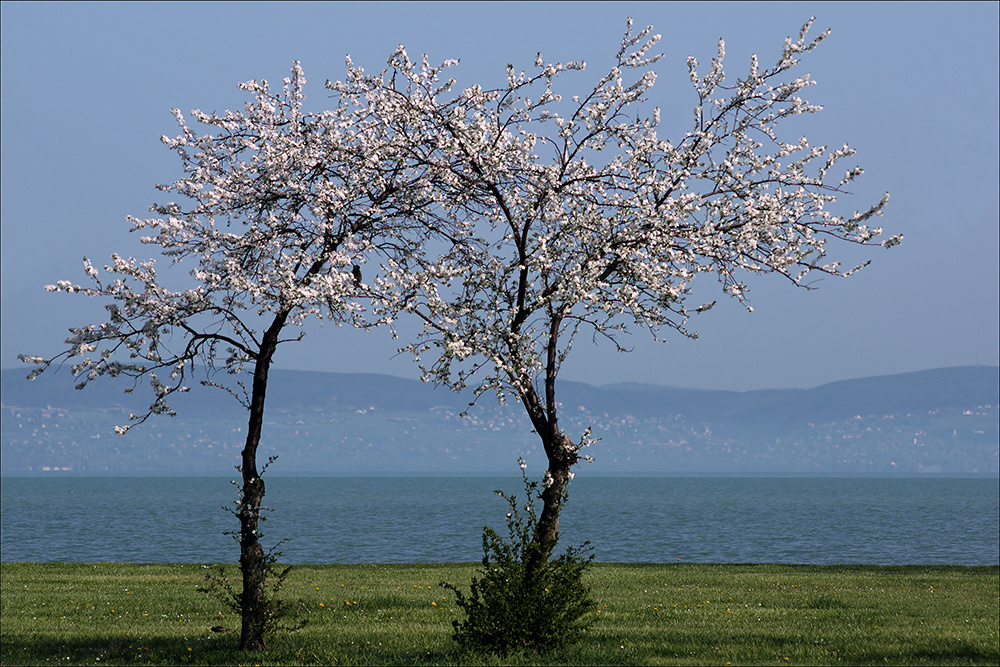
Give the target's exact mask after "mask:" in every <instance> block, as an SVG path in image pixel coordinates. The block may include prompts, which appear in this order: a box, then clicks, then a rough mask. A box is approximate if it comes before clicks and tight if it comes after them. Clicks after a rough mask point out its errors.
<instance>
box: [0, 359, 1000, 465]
mask: <svg viewBox="0 0 1000 667" xmlns="http://www.w3.org/2000/svg"><path fill="white" fill-rule="evenodd" d="M25 374H26V371H25V370H24V369H20V368H19V369H13V370H4V371H2V389H0V404H2V428H0V436H2V441H0V470H2V471H3V472H5V473H15V472H36V471H42V470H46V469H47V470H56V469H58V470H69V471H73V472H79V473H95V474H97V473H105V472H117V473H127V472H136V473H150V472H163V473H168V472H169V473H209V472H212V473H214V472H218V473H225V472H230V471H232V469H233V466H235V465H236V464H237V463H238V462H239V450H240V449H241V448H242V440H243V437H244V434H245V427H246V413H245V412H244V411H243V409H242V408H241V407H240V405H239V403H237V401H236V400H235V399H234V398H233V397H232V396H230V395H228V394H227V393H225V392H223V391H220V390H218V389H209V388H203V387H196V388H195V389H194V390H193V391H192V392H191V393H190V394H185V395H183V396H180V397H178V399H177V400H175V401H174V402H173V403H172V405H173V406H174V407H175V408H176V409H177V411H178V413H179V415H178V416H176V417H172V418H171V417H164V416H161V417H153V418H151V419H150V420H149V421H147V422H146V423H145V424H143V425H141V426H138V427H136V428H134V429H132V430H131V431H130V432H129V433H128V434H127V435H125V436H116V435H114V433H113V430H112V429H113V426H114V425H116V424H123V423H126V422H127V416H128V413H129V412H130V411H139V410H140V409H141V408H143V407H144V406H145V404H146V402H148V396H149V392H148V391H147V390H146V389H147V388H146V387H140V388H138V389H137V390H136V392H135V394H124V393H123V389H124V387H125V386H127V383H126V382H124V381H111V380H108V381H101V382H98V383H95V384H94V385H93V386H91V387H88V388H87V389H85V390H83V391H75V390H74V389H73V384H74V382H73V379H72V378H71V377H70V376H69V374H68V373H60V374H56V375H52V374H46V375H43V376H41V377H39V378H38V379H36V380H35V381H34V382H30V383H29V382H26V381H25V380H24V375H25ZM558 394H559V396H560V399H561V401H562V417H561V420H560V424H561V426H562V427H563V429H564V430H565V431H566V432H567V433H568V434H569V435H571V437H574V438H576V437H578V436H579V434H580V433H582V432H583V430H584V429H585V428H586V427H587V426H592V427H593V433H594V435H595V436H596V437H600V438H602V440H601V441H600V442H599V443H597V444H596V445H594V446H592V447H591V448H590V451H589V452H588V453H589V454H590V455H591V456H594V457H595V458H596V459H597V461H596V462H595V463H593V464H587V467H586V468H585V469H584V470H585V471H586V472H588V473H600V472H684V471H689V472H784V473H787V472H815V473H857V472H871V473H885V472H894V471H895V472H943V473H969V472H980V473H997V472H998V471H1000V458H998V450H1000V369H998V368H997V367H995V366H991V367H978V366H977V367H955V368H942V369H936V370H927V371H920V372H915V373H905V374H901V375H891V376H881V377H870V378H862V379H857V380H847V381H843V382H834V383H831V384H826V385H823V386H820V387H817V388H814V389H782V390H765V391H748V392H731V391H702V390H690V389H675V388H670V387H664V386H658V385H642V384H616V385H607V386H602V387H595V386H591V385H587V384H581V383H575V382H563V383H561V384H560V386H559V389H558ZM470 399H471V395H470V394H468V393H465V394H457V393H452V392H449V391H447V390H445V389H441V388H434V387H432V386H431V385H427V384H423V383H421V382H418V381H415V380H406V379H402V378H397V377H391V376H386V375H367V374H338V373H311V372H300V371H273V372H272V375H271V382H270V384H269V391H268V399H267V413H266V418H265V422H266V423H265V430H264V435H263V444H262V448H261V460H266V459H265V457H266V456H267V455H269V454H271V453H276V454H280V458H279V459H278V460H277V462H275V464H274V465H273V466H272V468H271V471H272V473H281V472H286V473H289V472H315V473H338V472H365V473H393V474H396V473H406V472H414V473H417V472H454V473H457V472H509V471H516V461H517V457H518V456H523V457H524V458H525V459H526V460H528V462H529V463H530V464H532V468H533V469H541V468H542V467H544V457H543V456H542V455H541V452H540V448H539V445H538V440H537V437H536V436H535V435H534V434H533V433H532V432H531V430H530V426H529V424H528V421H527V419H526V418H525V416H524V414H523V408H522V407H521V405H520V404H518V403H516V402H514V401H513V400H509V401H508V402H507V404H506V405H505V406H502V407H501V406H498V405H497V404H496V401H495V399H494V398H493V397H492V396H490V395H485V396H483V397H482V398H481V399H480V400H479V402H478V403H477V404H476V405H475V406H473V407H471V408H470V407H469V401H470ZM466 409H468V415H467V416H464V417H463V416H461V414H460V413H461V412H462V411H463V410H466Z"/></svg>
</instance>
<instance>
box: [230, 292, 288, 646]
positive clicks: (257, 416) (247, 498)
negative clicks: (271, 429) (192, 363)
mask: <svg viewBox="0 0 1000 667" xmlns="http://www.w3.org/2000/svg"><path fill="white" fill-rule="evenodd" d="M287 317H288V314H287V312H286V313H280V314H278V315H277V316H276V317H275V318H274V321H273V322H272V323H271V326H270V327H269V328H268V330H267V331H266V332H265V333H264V337H263V340H262V341H261V348H260V352H259V354H258V355H257V359H256V363H255V365H254V373H253V389H252V390H251V394H250V420H249V423H248V424H247V438H246V443H245V444H244V447H243V458H242V465H241V466H240V470H241V471H242V473H243V502H242V504H241V506H240V571H241V572H242V574H243V592H242V594H241V598H240V611H241V615H242V619H241V620H242V627H241V629H240V649H242V650H244V651H252V652H260V651H263V650H265V649H266V648H267V645H266V643H265V641H264V633H265V631H266V626H267V592H266V591H265V588H264V584H265V576H266V572H267V563H266V558H265V556H264V547H262V546H261V544H260V539H259V536H258V524H259V523H260V508H261V503H262V502H263V500H264V480H263V479H261V477H260V471H259V470H258V468H257V447H258V446H259V445H260V436H261V428H262V426H263V424H264V399H265V398H266V397H267V374H268V371H269V370H270V369H271V360H272V359H273V357H274V351H275V349H277V346H278V334H279V333H281V329H282V327H284V324H285V320H286V319H287Z"/></svg>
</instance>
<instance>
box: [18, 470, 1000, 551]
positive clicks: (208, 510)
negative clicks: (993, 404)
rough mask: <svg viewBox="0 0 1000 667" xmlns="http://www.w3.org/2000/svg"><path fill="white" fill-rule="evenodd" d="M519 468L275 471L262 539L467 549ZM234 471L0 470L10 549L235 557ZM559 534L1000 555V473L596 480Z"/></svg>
mask: <svg viewBox="0 0 1000 667" xmlns="http://www.w3.org/2000/svg"><path fill="white" fill-rule="evenodd" d="M497 488H502V489H504V490H505V491H507V492H513V493H517V494H518V496H519V497H522V498H523V496H524V492H523V488H522V487H521V480H520V479H519V478H517V477H476V476H470V477H435V476H424V477H281V476H270V477H269V478H267V496H266V499H265V504H266V505H267V506H269V507H272V508H274V511H273V512H271V513H270V514H269V519H268V521H267V522H266V523H264V524H263V533H264V539H263V543H264V544H265V546H269V545H271V544H273V543H274V542H275V541H277V540H278V539H281V538H289V541H288V542H287V543H285V544H284V545H282V548H281V550H282V553H283V557H282V561H284V562H289V563H398V562H463V561H464V562H468V561H478V560H480V559H481V558H482V546H481V545H482V538H481V530H482V526H483V525H484V524H489V525H491V526H493V527H494V528H496V529H497V530H499V531H503V529H504V528H505V522H504V514H505V512H506V511H507V505H506V502H505V501H504V500H503V499H501V498H499V497H497V496H495V495H494V494H493V493H492V492H493V490H494V489H497ZM234 499H235V487H233V486H232V485H231V484H230V483H229V481H228V479H226V478H221V477H78V476H52V477H18V476H5V477H3V479H2V480H0V560H3V561H78V562H98V561H112V562H125V561H127V562H136V563H150V562H185V563H210V562H235V561H236V560H237V559H238V557H239V550H238V546H237V544H236V543H235V542H234V541H233V540H232V538H231V537H227V536H225V535H223V531H226V530H233V529H235V528H236V527H237V522H236V520H235V518H234V517H233V516H232V515H230V514H228V513H227V512H225V511H224V510H223V509H222V506H223V505H230V506H231V504H232V502H233V500H234ZM561 526H562V534H561V543H562V545H563V546H565V545H578V544H581V543H583V542H584V541H586V540H589V541H590V542H591V543H592V544H593V545H594V546H595V554H596V556H597V560H598V561H604V562H659V563H667V562H677V561H684V562H698V563H709V562H726V563H811V564H829V563H872V564H884V565H887V564H911V563H921V564H956V565H995V564H997V563H998V562H1000V537H998V536H1000V480H998V479H997V478H982V477H973V478H942V477H905V478H873V477H772V478H765V477H587V476H586V474H585V472H584V473H581V474H580V475H579V476H578V477H577V479H576V480H575V481H574V482H573V484H572V486H571V493H570V499H569V502H568V504H567V505H566V507H565V511H564V513H563V519H562V522H561Z"/></svg>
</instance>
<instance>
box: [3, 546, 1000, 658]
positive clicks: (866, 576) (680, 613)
mask: <svg viewBox="0 0 1000 667" xmlns="http://www.w3.org/2000/svg"><path fill="white" fill-rule="evenodd" d="M474 569H475V566H474V565H468V564H444V565H378V566H375V565H310V566H301V567H299V568H297V569H295V570H294V571H293V573H292V575H291V576H290V577H289V580H288V582H287V583H286V588H285V591H286V597H291V598H301V600H302V613H303V614H304V615H305V617H306V618H307V619H308V624H307V625H306V627H305V628H304V629H302V630H300V631H298V632H295V633H293V634H289V635H285V636H282V637H278V638H276V639H275V640H274V641H273V642H272V644H271V646H270V650H269V651H268V652H267V653H266V654H263V655H259V656H250V655H246V654H242V653H240V652H238V651H236V650H235V646H236V642H237V638H238V637H237V633H238V629H239V620H238V619H237V618H233V617H232V616H231V615H230V614H228V613H226V612H225V610H224V608H223V606H222V605H221V604H220V603H219V602H218V601H216V600H215V599H214V598H211V597H209V596H208V595H206V594H204V593H199V592H198V590H197V589H198V587H199V586H201V585H202V583H203V579H204V576H205V574H206V573H209V572H210V571H211V570H209V569H208V568H206V567H204V566H201V565H190V564H167V565H132V564H115V563H102V564H62V563H48V564H35V563H3V564H0V598H2V600H0V602H2V605H0V634H2V642H0V644H2V648H0V663H2V664H3V665H21V664H60V665H75V664H87V665H93V664H101V665H103V664H151V665H174V664H191V665H223V664H260V665H268V664H327V665H343V664H350V665H369V664H370V665H380V664H415V665H423V664H469V663H478V664H538V663H543V664H581V665H590V664H600V665H647V664H648V665H674V664H696V665H702V664H719V665H727V664H732V665H747V664H761V665H790V664H811V665H815V664H845V665H856V664H886V663H888V664H899V665H904V664H909V665H921V664H961V665H965V664H984V665H985V664H994V665H995V664H997V663H998V662H1000V649H998V644H1000V628H998V626H1000V602H998V600H1000V569H998V568H997V567H988V568H973V567H942V566H909V567H875V566H788V565H690V564H676V565H674V564H671V565H626V564H595V565H594V566H593V567H592V568H591V570H590V571H589V573H588V575H587V581H588V582H589V584H590V586H591V587H592V589H593V593H594V597H595V598H596V599H597V600H598V602H599V609H598V610H597V611H596V612H595V613H594V614H593V616H594V624H593V626H592V628H591V630H590V631H589V632H588V633H587V635H586V637H585V639H584V641H582V642H581V643H580V644H578V645H576V646H573V647H570V648H567V649H565V650H562V651H559V652H556V653H553V654H551V655H548V656H544V657H539V656H536V655H520V656H513V657H512V658H510V659H508V660H507V661H505V662H503V663H500V662H498V661H497V660H495V659H492V658H490V657H477V656H468V655H460V654H459V653H457V652H456V648H455V646H453V644H454V642H452V641H451V639H450V634H451V620H452V619H454V618H458V617H459V610H457V609H456V607H455V605H454V604H453V599H452V596H451V595H450V594H449V593H448V591H446V590H444V589H442V588H440V587H438V585H437V584H438V583H439V582H440V581H449V582H452V583H456V584H462V585H463V586H464V585H467V584H468V581H469V579H470V577H471V576H472V574H473V572H474ZM233 572H234V573H235V568H233ZM217 625H223V626H228V627H231V628H233V629H234V630H233V631H232V632H226V633H217V632H212V631H210V628H211V627H212V626H217Z"/></svg>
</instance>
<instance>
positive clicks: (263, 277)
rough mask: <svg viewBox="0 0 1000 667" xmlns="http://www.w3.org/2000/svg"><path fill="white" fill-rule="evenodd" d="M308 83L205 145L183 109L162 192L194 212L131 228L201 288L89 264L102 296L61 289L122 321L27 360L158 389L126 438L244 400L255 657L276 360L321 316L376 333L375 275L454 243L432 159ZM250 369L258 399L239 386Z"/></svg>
mask: <svg viewBox="0 0 1000 667" xmlns="http://www.w3.org/2000/svg"><path fill="white" fill-rule="evenodd" d="M304 83H305V78H304V76H303V73H302V70H301V68H300V66H299V64H298V63H296V64H295V65H294V66H293V68H292V72H291V76H290V77H289V78H286V79H285V82H284V87H283V91H282V92H281V93H273V92H271V90H270V89H269V86H268V84H267V82H266V81H261V82H256V81H251V82H248V83H246V84H242V85H241V86H240V87H241V88H242V89H243V90H244V91H246V92H247V93H249V94H251V95H252V96H253V101H252V102H248V103H247V104H246V107H245V110H243V111H239V112H226V113H225V114H223V115H216V114H206V113H201V112H199V111H194V112H192V113H193V116H194V118H195V120H197V121H198V123H200V124H202V125H204V126H208V127H209V128H211V129H212V131H213V133H211V134H204V135H198V134H197V133H196V132H195V131H194V130H193V129H192V128H191V127H190V126H189V124H188V122H187V120H186V119H185V118H184V117H183V116H182V115H181V113H180V112H179V111H177V110H175V111H174V114H175V116H176V118H177V122H178V123H179V125H180V128H181V134H180V135H179V136H177V137H176V138H168V137H163V143H164V144H166V146H167V147H168V148H170V149H171V150H173V151H175V152H176V153H177V154H178V155H179V156H180V158H181V161H182V163H183V168H184V176H183V177H182V178H181V179H179V180H177V181H176V182H174V183H173V184H170V185H164V186H160V187H159V189H160V190H162V191H164V192H168V193H173V194H175V195H177V196H178V197H179V198H180V200H181V201H182V203H176V202H169V203H166V204H157V205H154V206H153V207H151V209H150V210H151V211H153V212H155V213H156V214H157V215H158V216H159V217H155V218H152V219H137V218H130V222H131V224H132V227H133V230H134V231H138V232H140V233H143V234H145V236H143V238H142V241H143V242H144V243H148V244H151V245H156V246H159V249H160V252H161V254H162V255H163V256H164V257H165V258H166V259H168V260H169V261H170V262H171V264H187V265H188V266H191V270H190V272H189V276H190V278H186V277H184V276H173V277H175V278H181V279H182V281H184V282H186V283H187V285H188V286H187V287H183V288H180V289H171V288H169V287H167V286H166V285H164V284H163V282H162V281H161V278H160V276H159V275H158V274H157V271H156V266H155V261H154V260H146V261H137V260H135V259H132V258H124V257H120V256H117V255H113V256H112V261H111V264H110V265H108V266H106V267H105V272H106V273H107V274H108V275H109V276H110V277H104V276H102V274H101V272H100V271H98V269H97V268H95V267H94V266H93V265H92V264H91V263H90V262H89V261H87V260H86V259H85V260H84V268H85V271H86V273H87V275H88V276H89V277H90V279H91V283H90V284H89V285H88V286H80V285H75V284H73V283H71V282H69V281H61V282H59V283H58V284H56V285H50V286H48V287H47V289H49V290H50V291H64V292H76V293H81V294H85V295H88V296H92V297H98V298H102V299H105V300H108V301H109V303H108V304H107V305H106V308H107V311H108V313H109V316H108V320H107V321H106V322H103V323H101V324H97V325H90V326H85V327H81V328H78V329H72V330H71V336H70V337H69V338H68V339H67V341H66V343H67V344H68V347H67V348H66V349H65V350H64V351H63V352H62V353H61V354H58V355H56V356H55V357H51V358H43V357H28V356H22V359H23V360H24V361H27V362H29V363H34V364H37V367H36V368H35V369H34V370H33V371H32V374H31V376H30V377H34V376H36V375H37V374H38V373H41V372H43V371H44V370H45V369H47V368H49V367H51V366H52V365H53V364H57V366H59V365H62V364H63V362H65V361H67V360H71V361H72V362H73V366H72V372H73V374H74V375H75V376H76V377H77V378H78V380H79V384H78V385H77V388H83V387H84V386H86V385H87V384H88V383H89V382H91V381H93V380H95V379H97V378H98V377H100V376H104V375H108V376H125V377H127V378H131V379H132V382H131V386H130V387H129V388H128V389H127V390H126V391H132V389H133V388H135V387H136V386H137V385H138V384H139V382H140V381H141V380H143V379H145V380H147V381H148V383H149V384H150V386H151V388H152V392H153V400H152V402H151V403H150V405H149V408H148V409H147V410H146V411H145V412H144V413H143V414H139V415H135V414H133V415H131V417H130V419H131V422H132V423H131V424H130V425H125V426H120V427H117V428H116V431H118V432H119V433H124V432H125V431H127V430H128V429H129V428H130V427H131V426H132V425H135V424H137V423H141V422H143V421H145V420H146V419H147V418H149V417H150V416H151V415H154V414H160V413H167V414H173V411H172V409H171V408H170V406H169V400H170V398H171V396H172V395H174V394H175V393H178V392H185V391H188V388H189V387H188V384H189V382H190V380H191V378H192V377H195V376H204V379H203V380H202V382H203V384H209V385H214V386H217V387H222V388H224V389H227V390H228V391H230V393H232V394H233V395H234V396H236V397H237V398H238V399H239V400H241V401H242V402H243V405H244V406H245V407H246V408H247V410H248V413H249V422H248V428H247V435H246V441H245V444H244V447H243V451H242V460H241V464H240V466H239V470H240V471H241V473H242V486H241V498H240V502H239V504H238V509H237V512H236V514H237V515H238V517H239V522H240V532H239V542H240V566H241V571H242V577H243V589H242V593H241V598H240V601H239V606H240V609H241V613H242V632H241V639H240V646H241V647H242V648H243V649H245V650H250V651H259V650H263V648H264V641H265V640H264V633H265V630H266V625H267V623H268V622H269V621H268V618H267V613H268V612H267V604H266V598H265V588H264V586H265V580H264V578H265V568H266V562H267V558H266V556H265V554H264V550H263V548H262V546H261V544H260V542H259V539H258V523H259V519H260V511H261V501H262V499H263V497H264V482H263V480H262V479H261V473H262V472H263V468H266V464H265V465H264V466H263V467H261V466H260V465H259V464H258V461H257V449H258V445H259V443H260V440H261V431H262V424H263V416H264V403H265V397H266V392H267V380H268V370H269V368H270V366H271V363H272V360H273V358H274V355H275V352H276V351H277V349H278V346H279V345H281V344H282V343H285V342H288V341H289V340H294V339H296V338H297V337H301V334H299V335H298V336H291V337H290V336H289V333H288V331H289V330H290V329H294V328H297V327H299V326H301V325H303V324H304V323H305V321H306V320H307V318H313V317H316V318H322V319H327V320H332V321H334V322H337V323H349V324H361V323H362V321H361V313H362V311H363V307H362V306H363V298H364V297H365V295H366V293H367V292H368V291H369V286H368V285H366V284H365V283H364V282H363V279H362V267H363V266H365V265H366V263H369V262H370V263H372V264H373V265H376V266H377V263H379V262H381V261H383V260H385V259H386V258H391V259H392V261H393V267H395V268H397V269H401V268H403V267H406V266H407V265H409V264H410V262H411V261H412V260H413V259H414V258H415V257H417V256H418V255H419V253H420V252H421V251H422V247H423V243H424V241H425V240H426V239H427V238H428V237H429V236H433V235H436V234H438V233H445V234H446V232H445V229H444V227H443V226H442V224H441V221H440V220H439V219H438V218H436V217H435V215H434V214H433V213H432V207H431V206H430V204H431V202H432V199H433V196H434V195H433V193H432V192H430V190H429V189H428V187H427V186H428V181H427V180H426V174H421V173H418V172H415V171H413V170H412V169H409V168H408V167H407V161H408V159H409V155H412V154H419V148H418V147H416V146H414V145H412V144H407V143H406V142H405V140H403V139H402V138H400V137H397V136H394V135H393V132H392V130H391V129H390V128H388V127H386V126H385V125H383V124H382V123H381V122H380V121H379V119H378V118H376V117H374V116H373V115H372V113H371V108H370V105H369V104H368V102H367V101H365V100H364V99H363V98H362V97H360V96H358V95H356V94H355V93H354V92H352V90H351V87H350V85H342V86H341V87H340V88H339V90H338V91H337V93H338V94H335V100H337V103H336V106H335V108H333V109H332V110H329V111H324V112H321V113H308V112H306V111H305V110H304V109H303V101H304V95H303V85H304ZM184 202H186V203H184ZM367 272H368V269H366V270H365V273H367ZM165 273H166V272H165ZM364 319H366V320H369V321H370V318H364ZM366 323H367V322H366ZM245 369H246V371H247V372H249V373H250V374H251V375H252V383H251V385H250V391H249V393H247V392H246V391H245V390H241V389H240V388H242V387H243V383H242V382H239V380H238V376H239V375H240V374H242V373H243V372H244V370H245ZM227 375H231V376H236V377H231V378H227ZM227 380H228V381H227Z"/></svg>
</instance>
